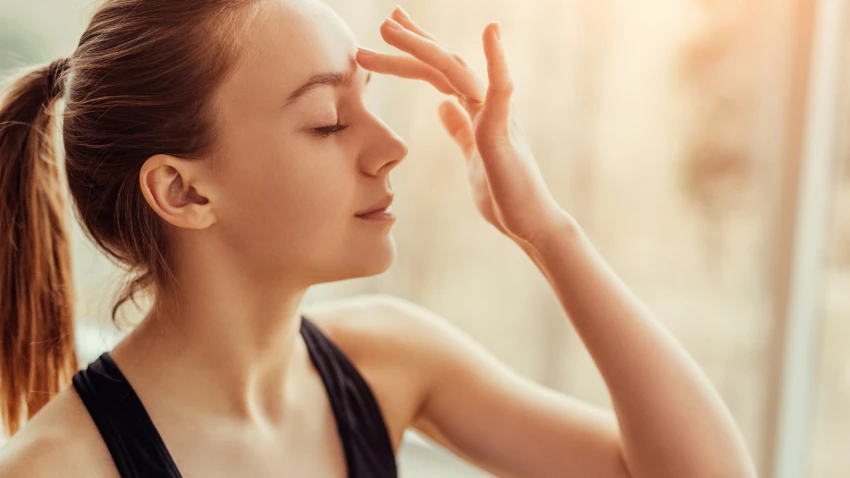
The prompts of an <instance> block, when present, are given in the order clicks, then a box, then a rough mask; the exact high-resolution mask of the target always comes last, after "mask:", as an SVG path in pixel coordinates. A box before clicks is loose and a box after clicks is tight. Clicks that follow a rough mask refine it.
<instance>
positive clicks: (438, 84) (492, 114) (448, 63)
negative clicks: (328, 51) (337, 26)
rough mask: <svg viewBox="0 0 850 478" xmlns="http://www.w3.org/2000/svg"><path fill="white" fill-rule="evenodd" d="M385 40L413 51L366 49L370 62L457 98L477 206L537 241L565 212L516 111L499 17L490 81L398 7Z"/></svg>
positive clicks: (450, 127)
mask: <svg viewBox="0 0 850 478" xmlns="http://www.w3.org/2000/svg"><path fill="white" fill-rule="evenodd" d="M381 36H382V37H383V38H384V40H385V41H386V42H387V43H388V44H390V45H392V46H394V47H396V48H398V49H399V50H402V51H404V52H406V53H409V54H410V55H411V56H408V55H390V54H382V53H376V52H373V51H371V50H368V49H364V48H361V49H360V50H359V51H358V52H357V61H358V63H359V64H360V65H361V66H363V67H364V68H366V69H368V70H371V71H375V72H378V73H388V74H392V75H396V76H399V77H402V78H411V79H420V80H425V81H427V82H429V83H431V84H432V85H433V86H434V87H435V88H436V89H437V90H439V91H441V92H443V93H446V94H448V95H452V96H455V97H457V99H458V101H459V104H458V103H456V102H455V101H452V100H446V101H444V102H443V103H441V104H440V107H439V115H440V119H441V120H442V123H443V126H444V127H445V128H446V130H447V131H448V132H449V134H450V135H451V136H452V138H453V139H454V140H455V142H456V143H457V144H458V146H460V148H461V150H462V151H463V154H464V156H465V158H466V166H467V177H468V179H469V181H470V184H471V185H472V192H473V197H474V200H475V205H476V207H477V208H478V211H479V212H480V213H481V214H482V215H483V216H484V219H486V220H487V222H489V223H490V224H492V225H493V226H495V227H496V228H497V229H498V230H499V231H501V232H502V233H504V234H506V235H507V236H509V237H511V238H512V239H514V240H521V241H523V242H525V243H533V242H534V241H535V240H536V238H537V237H538V236H540V235H541V234H542V233H543V232H545V231H546V230H547V229H549V228H551V227H553V223H554V222H555V221H557V220H559V219H561V218H563V217H564V216H566V213H565V212H564V211H563V210H561V208H560V207H559V206H558V205H557V203H556V202H555V200H554V199H553V198H552V195H551V193H550V192H549V190H548V189H547V187H546V184H545V182H544V181H543V177H542V176H541V174H540V169H539V168H538V166H537V162H536V161H535V159H534V155H533V154H532V152H531V148H530V147H529V145H528V141H527V140H526V137H525V134H524V133H523V131H522V128H520V126H519V124H518V123H517V122H516V121H515V120H514V118H513V117H512V116H511V95H512V93H513V82H512V81H511V77H510V72H509V71H508V65H507V61H506V59H505V52H504V50H503V48H502V44H501V40H500V38H499V36H500V32H499V25H498V23H490V24H488V25H487V27H486V28H485V29H484V34H483V38H484V54H485V56H486V58H487V76H488V79H489V86H488V87H487V88H486V90H485V88H484V85H483V84H482V82H481V81H480V80H479V79H478V78H477V77H476V76H475V74H474V73H473V72H472V70H470V69H469V67H468V66H467V64H466V62H465V61H464V60H463V59H462V58H461V57H460V56H459V55H457V54H456V53H454V52H452V51H451V50H449V49H447V48H446V47H445V46H443V45H442V44H441V43H440V42H439V41H437V40H436V39H435V38H434V37H433V36H431V35H430V34H428V33H427V32H425V31H424V30H423V29H422V28H420V27H419V26H418V25H417V24H416V23H414V22H413V20H411V19H410V17H409V16H408V15H407V14H406V13H405V12H404V10H402V9H401V7H397V8H396V9H395V10H393V12H392V15H391V18H388V19H387V20H386V21H385V22H384V23H383V24H382V25H381Z"/></svg>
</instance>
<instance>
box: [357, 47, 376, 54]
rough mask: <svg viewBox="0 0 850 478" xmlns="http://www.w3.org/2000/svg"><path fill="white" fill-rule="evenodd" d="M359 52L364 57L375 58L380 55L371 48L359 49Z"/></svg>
mask: <svg viewBox="0 0 850 478" xmlns="http://www.w3.org/2000/svg"><path fill="white" fill-rule="evenodd" d="M358 51H359V52H360V54H361V55H363V56H375V55H377V54H378V52H376V51H375V50H372V49H371V48H366V47H365V46H361V47H359V48H358Z"/></svg>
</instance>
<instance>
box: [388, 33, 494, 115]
mask: <svg viewBox="0 0 850 478" xmlns="http://www.w3.org/2000/svg"><path fill="white" fill-rule="evenodd" d="M381 36H382V37H383V38H384V40H385V41H386V42H387V43H389V44H390V45H392V46H394V47H396V48H398V49H399V50H401V51H404V52H406V53H410V54H411V55H413V56H414V57H416V58H418V59H420V60H422V61H423V62H424V63H426V64H428V65H431V66H432V67H434V68H436V69H437V71H439V72H440V73H442V74H443V75H444V76H445V77H446V79H447V80H448V81H449V83H450V84H451V85H452V87H453V88H454V89H455V91H457V92H458V94H459V95H460V96H464V97H467V98H468V99H469V100H471V101H478V102H482V101H484V87H483V86H482V85H481V83H480V82H479V81H478V79H477V78H475V76H474V75H473V74H472V72H471V71H470V70H469V67H468V66H467V64H466V62H465V61H464V60H463V59H462V58H461V57H460V55H458V54H456V53H454V52H452V51H450V50H448V49H446V48H445V47H444V46H443V45H440V44H439V43H436V42H434V41H433V40H429V39H427V38H423V37H421V36H419V35H418V34H416V33H414V32H412V31H410V30H408V29H406V28H404V27H403V26H401V25H399V24H398V23H397V22H396V21H395V20H393V19H391V18H388V19H386V20H385V21H384V23H383V24H382V25H381Z"/></svg>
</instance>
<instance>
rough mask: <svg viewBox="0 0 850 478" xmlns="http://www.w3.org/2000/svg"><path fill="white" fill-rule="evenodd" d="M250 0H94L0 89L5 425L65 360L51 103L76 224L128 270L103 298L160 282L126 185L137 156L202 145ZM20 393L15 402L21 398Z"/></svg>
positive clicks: (207, 148) (0, 355)
mask: <svg viewBox="0 0 850 478" xmlns="http://www.w3.org/2000/svg"><path fill="white" fill-rule="evenodd" d="M261 5H262V2H261V0H106V2H105V3H104V4H102V5H101V6H100V7H99V8H98V10H97V11H96V12H95V13H94V16H93V18H92V20H91V23H90V24H89V26H88V28H87V29H86V31H85V32H84V33H83V35H82V38H81V39H80V43H79V45H78V46H77V49H76V51H75V52H74V53H73V55H71V57H70V58H68V59H62V60H58V61H56V62H53V63H52V64H51V65H49V66H42V67H39V68H36V69H34V70H32V71H29V72H28V73H26V74H25V75H23V76H21V77H20V78H17V79H15V80H14V81H13V82H12V83H11V85H10V86H9V88H8V90H7V92H6V94H5V95H4V98H3V99H2V101H1V102H0V192H2V195H3V197H4V203H3V207H2V209H0V233H2V239H0V413H2V419H3V425H4V426H5V428H6V429H7V430H8V432H9V435H14V434H15V433H16V432H17V431H18V430H19V429H20V427H21V419H22V417H23V415H24V412H26V420H28V419H29V418H31V417H32V416H33V415H34V414H35V413H36V412H37V411H38V410H39V409H41V408H42V407H43V406H44V405H45V404H46V403H47V402H48V401H49V400H50V398H52V396H53V395H55V394H56V393H58V392H59V390H60V388H62V387H63V386H64V385H65V384H67V382H68V381H70V377H71V376H72V375H73V373H75V372H76V371H77V370H78V361H77V355H76V350H75V344H74V334H73V315H74V314H73V311H74V300H73V284H72V282H71V267H70V264H71V263H70V251H69V247H68V231H67V228H66V225H65V224H64V222H65V220H64V217H65V216H64V211H65V199H64V192H63V189H64V187H63V185H62V184H63V183H62V176H61V175H60V167H59V166H58V162H57V160H56V158H57V155H56V154H55V151H54V147H53V146H54V145H53V142H54V135H53V134H52V129H51V126H52V125H53V122H52V118H53V116H54V114H53V113H52V108H53V106H54V104H55V100H57V99H61V100H63V101H64V104H65V108H64V111H63V113H62V114H61V115H57V116H59V117H60V119H61V133H62V134H61V136H62V137H61V139H62V144H63V146H64V150H65V162H64V166H65V173H66V181H67V185H68V190H69V191H70V193H71V197H72V199H73V203H74V205H75V212H76V216H77V218H78V220H79V221H80V223H81V224H82V225H83V229H84V231H85V232H86V234H87V236H88V237H89V238H90V239H91V240H92V241H93V242H94V243H95V244H96V245H97V246H98V248H99V249H101V250H102V251H104V252H105V253H106V254H107V256H108V257H110V258H112V259H114V260H116V261H117V262H118V263H119V264H121V265H123V266H125V267H126V268H127V270H128V271H129V272H131V276H129V277H131V279H130V280H128V282H127V284H126V286H125V288H124V289H123V290H122V291H121V293H120V296H119V298H118V301H117V302H116V303H115V305H114V306H113V308H112V320H113V322H115V316H116V312H117V310H118V308H119V307H120V306H121V304H123V303H124V302H126V301H127V300H129V299H133V298H134V296H135V295H136V294H137V293H139V292H148V293H150V294H152V295H156V293H157V291H162V290H163V288H165V287H168V286H173V285H174V284H173V275H172V273H171V272H170V270H169V267H168V256H169V249H168V242H167V237H166V235H165V234H164V227H163V224H162V222H161V220H160V219H159V217H158V216H157V215H156V213H155V212H154V211H153V210H152V209H151V208H150V207H149V206H148V204H147V203H146V201H145V199H144V197H143V196H142V194H141V191H140V188H139V170H140V168H141V166H142V164H143V163H144V162H145V160H146V159H147V158H149V157H150V156H153V155H155V154H158V153H167V154H171V155H174V156H177V157H180V158H185V159H200V158H203V157H207V156H209V155H210V154H211V153H212V152H213V150H214V147H215V144H216V143H215V138H216V136H217V129H218V128H220V127H221V125H220V124H219V122H217V121H216V118H217V116H216V111H215V106H214V105H215V104H216V103H215V101H214V95H215V92H216V89H217V87H218V86H219V85H220V84H221V83H222V82H223V81H224V79H225V78H226V76H227V75H228V73H229V72H232V71H233V69H234V67H235V64H236V62H237V61H238V59H239V55H240V54H243V53H245V52H244V50H243V45H241V43H240V40H241V39H242V38H243V36H242V33H243V32H244V29H245V28H246V27H247V26H248V25H249V24H250V19H252V18H253V17H254V16H256V15H257V14H258V13H259V12H260V7H261ZM24 405H25V406H26V409H24Z"/></svg>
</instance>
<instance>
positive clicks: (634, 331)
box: [522, 214, 756, 478]
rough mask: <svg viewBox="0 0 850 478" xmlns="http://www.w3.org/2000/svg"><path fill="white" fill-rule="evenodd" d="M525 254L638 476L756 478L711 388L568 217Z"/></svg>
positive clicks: (742, 444) (688, 357)
mask: <svg viewBox="0 0 850 478" xmlns="http://www.w3.org/2000/svg"><path fill="white" fill-rule="evenodd" d="M522 247H523V249H524V250H525V251H526V252H527V253H528V255H529V256H530V257H531V258H532V260H534V262H535V263H536V264H537V266H538V267H539V268H540V269H541V271H542V272H543V274H544V275H545V276H546V278H547V279H548V280H549V282H550V283H551V285H552V287H553V289H554V290H555V293H556V295H557V296H558V299H559V300H560V302H561V304H562V305H563V307H564V310H565V311H566V313H567V315H568V316H569V317H570V319H571V320H572V323H573V325H574V327H575V329H576V331H577V333H578V334H579V336H580V337H581V339H582V341H583V342H584V344H585V346H586V347H587V349H588V351H589V352H590V355H591V357H592V358H593V360H594V362H595V363H596V365H597V367H598V368H599V371H600V373H601V374H602V377H603V379H604V380H605V382H606V384H607V386H608V390H609V392H610V394H611V398H612V402H613V407H614V412H615V413H616V415H617V420H618V423H619V427H620V435H621V443H622V454H623V458H624V461H625V462H626V464H627V467H628V469H629V471H630V473H631V474H632V476H634V477H636V478H637V477H668V476H669V477H674V476H675V477H683V476H687V477H693V478H696V477H707V478H708V477H710V478H717V477H730V478H732V477H751V476H755V475H756V474H755V470H754V467H753V465H752V461H751V459H750V457H749V456H748V454H747V451H746V446H745V444H744V442H743V439H742V437H741V435H740V432H739V430H738V428H737V425H736V424H735V423H734V420H733V419H732V417H731V414H730V413H729V411H728V409H727V408H726V406H725V405H724V403H723V402H722V400H721V398H720V396H719V394H718V393H717V391H716V390H715V388H714V387H713V386H712V385H711V383H710V382H709V380H708V378H707V377H706V376H705V374H704V373H703V372H702V371H701V370H700V368H699V366H698V365H697V364H696V362H695V361H694V360H693V358H691V357H690V355H689V354H688V353H687V352H686V351H685V349H684V348H683V347H682V346H681V345H680V344H679V343H678V342H677V341H676V340H675V338H674V337H673V336H672V335H671V334H670V333H669V332H668V331H667V330H666V329H665V328H664V327H663V326H662V325H661V324H660V323H659V322H658V321H657V320H656V319H655V318H654V317H653V316H652V314H651V313H650V312H649V310H647V308H646V307H645V306H644V305H643V304H642V303H641V302H640V301H639V300H638V299H637V298H636V297H635V296H634V295H633V294H632V293H631V292H630V291H629V289H628V288H627V287H626V286H625V285H624V284H623V283H622V281H620V279H619V278H618V277H617V276H616V275H615V274H614V273H613V272H612V271H611V269H610V268H609V267H608V265H607V264H606V263H605V261H604V260H603V259H602V258H601V257H600V256H599V254H598V253H597V252H596V250H595V249H594V248H593V246H592V245H591V244H590V242H589V241H588V240H587V237H586V236H585V235H584V233H583V232H582V231H581V228H580V227H578V225H576V224H575V223H574V221H573V220H572V219H571V218H569V216H567V215H566V214H564V217H563V218H562V220H559V221H558V222H557V224H553V228H552V229H551V230H550V231H547V233H546V234H545V236H541V237H540V238H539V239H538V240H537V241H536V243H535V244H523V245H522Z"/></svg>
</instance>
